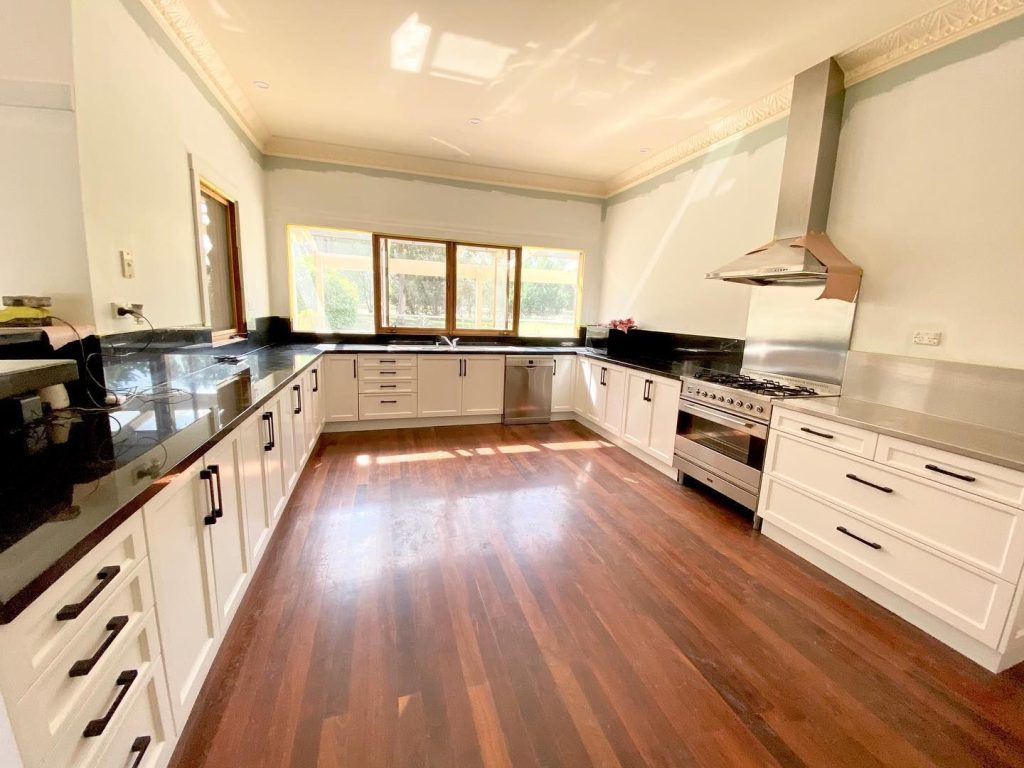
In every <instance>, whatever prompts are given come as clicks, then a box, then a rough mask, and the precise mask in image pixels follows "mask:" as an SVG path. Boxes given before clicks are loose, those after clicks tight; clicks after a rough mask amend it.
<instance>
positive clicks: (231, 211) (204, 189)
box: [199, 177, 246, 343]
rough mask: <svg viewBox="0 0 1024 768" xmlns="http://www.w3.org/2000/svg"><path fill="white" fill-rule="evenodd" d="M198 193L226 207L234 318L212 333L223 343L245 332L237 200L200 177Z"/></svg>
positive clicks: (211, 318) (215, 340)
mask: <svg viewBox="0 0 1024 768" xmlns="http://www.w3.org/2000/svg"><path fill="white" fill-rule="evenodd" d="M199 194H200V196H202V195H204V194H205V195H206V196H207V197H211V198H213V199H214V200H216V201H217V202H219V203H220V204H221V205H223V206H224V207H225V208H226V209H227V215H228V227H227V238H228V243H227V245H228V268H229V270H230V272H231V297H232V304H233V307H232V309H233V310H234V311H233V313H232V314H233V318H232V319H233V320H234V327H233V328H225V329H223V330H219V331H217V330H215V331H213V333H212V337H213V342H214V343H224V342H227V341H231V340H233V339H235V338H236V337H239V336H245V334H246V323H245V290H244V287H243V284H242V259H241V253H240V248H239V231H238V201H237V200H234V199H232V198H230V197H228V196H227V195H226V194H224V193H223V192H222V191H221V190H220V189H218V188H217V187H216V186H215V185H214V184H212V183H210V182H209V181H207V180H206V179H204V178H201V177H200V179H199ZM208 300H209V299H207V301H208ZM210 311H211V316H210V318H209V321H210V325H211V327H212V325H213V316H212V308H211V310H210Z"/></svg>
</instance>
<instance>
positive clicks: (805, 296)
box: [743, 283, 857, 384]
mask: <svg viewBox="0 0 1024 768" xmlns="http://www.w3.org/2000/svg"><path fill="white" fill-rule="evenodd" d="M820 294H821V284H820V283H818V284H814V283H810V284H801V285H773V286H770V287H758V288H754V289H753V290H752V291H751V295H750V311H749V313H748V315H747V337H746V342H745V345H744V347H743V367H744V369H750V370H754V371H760V372H762V373H765V374H768V375H776V376H791V377H796V378H799V379H808V380H810V381H819V382H822V383H826V384H841V383H842V382H843V370H844V368H845V367H846V355H847V351H848V350H849V348H850V335H851V333H852V332H853V315H854V312H855V310H856V308H857V305H856V304H855V303H854V302H850V301H838V300H836V299H818V296H819V295H820Z"/></svg>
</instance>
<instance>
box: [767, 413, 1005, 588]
mask: <svg viewBox="0 0 1024 768" xmlns="http://www.w3.org/2000/svg"><path fill="white" fill-rule="evenodd" d="M765 469H766V471H767V472H768V473H770V474H771V475H773V476H775V477H779V478H782V479H783V480H787V481H789V482H791V483H793V484H795V485H799V486H801V487H803V488H806V489H808V490H810V491H811V492H812V493H814V494H815V495H816V496H822V497H824V498H825V499H826V500H828V501H832V502H834V503H836V504H839V505H841V506H843V507H846V508H847V509H850V510H852V511H854V512H856V513H857V514H859V515H863V516H865V517H868V518H871V519H873V520H876V521H878V522H879V523H881V524H883V525H886V526H889V527H890V528H894V529H895V530H897V531H899V532H901V533H903V534H905V535H907V536H910V537H911V538H914V539H917V540H918V541H921V542H923V543H925V544H927V545H929V546H932V547H935V548H936V549H940V550H942V551H943V552H946V553H947V554H949V555H951V556H952V557H955V558H958V559H960V560H963V561H965V562H967V563H970V564H972V565H974V566H977V567H978V568H984V569H985V570H987V571H990V572H991V573H993V574H994V575H996V576H999V577H1000V578H1003V579H1006V580H1007V581H1012V582H1014V583H1016V582H1017V578H1018V576H1019V574H1020V570H1021V564H1022V563H1024V529H1022V526H1021V522H1020V519H1021V516H1022V513H1021V512H1020V510H1017V509H1015V508H1013V507H1008V506H1006V505H1004V504H996V503H993V502H989V501H987V500H985V499H980V498H978V497H976V496H970V495H967V494H964V493H960V492H957V491H953V490H951V489H947V488H945V487H944V486H937V485H934V484H932V483H928V482H925V481H924V480H919V479H917V478H916V477H913V476H910V475H906V474H904V473H897V472H892V471H890V470H888V469H885V468H883V467H882V466H881V465H879V464H876V463H874V462H870V461H865V460H863V459H857V458H854V457H852V456H846V455H843V454H841V453H836V452H834V451H829V450H825V449H822V448H819V447H818V446H816V445H809V444H807V443H806V442H803V441H801V440H797V439H794V438H792V437H789V436H788V435H784V434H782V433H779V432H774V433H772V434H771V435H770V436H769V451H768V459H767V466H766V468H765ZM849 475H853V476H854V477H856V478H859V480H854V479H853V478H851V477H849ZM866 483H873V484H874V485H875V486H879V487H878V488H875V487H873V486H871V485H867V484H866ZM880 488H888V489H891V492H888V493H887V492H885V491H883V490H880Z"/></svg>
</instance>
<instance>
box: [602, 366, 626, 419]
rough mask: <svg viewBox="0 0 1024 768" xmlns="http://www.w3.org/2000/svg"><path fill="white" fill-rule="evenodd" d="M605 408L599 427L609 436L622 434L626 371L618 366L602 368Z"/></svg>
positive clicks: (624, 412) (624, 413)
mask: <svg viewBox="0 0 1024 768" xmlns="http://www.w3.org/2000/svg"><path fill="white" fill-rule="evenodd" d="M604 369H605V374H604V385H603V386H604V389H605V407H604V418H603V419H602V420H601V426H602V427H604V428H605V429H607V430H608V431H609V432H610V433H611V434H613V435H618V434H620V433H621V432H622V420H623V418H624V417H625V415H626V371H625V369H623V368H619V367H618V366H613V365H607V366H604Z"/></svg>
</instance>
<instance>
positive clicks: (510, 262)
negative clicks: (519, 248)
mask: <svg viewBox="0 0 1024 768" xmlns="http://www.w3.org/2000/svg"><path fill="white" fill-rule="evenodd" d="M515 279H516V251H515V249H514V248H496V247H493V246H484V245H462V244H459V245H456V246H455V328H456V329H457V330H489V331H495V332H503V333H504V332H509V331H511V330H512V325H513V319H514V318H513V316H514V311H513V310H514V306H515Z"/></svg>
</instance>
